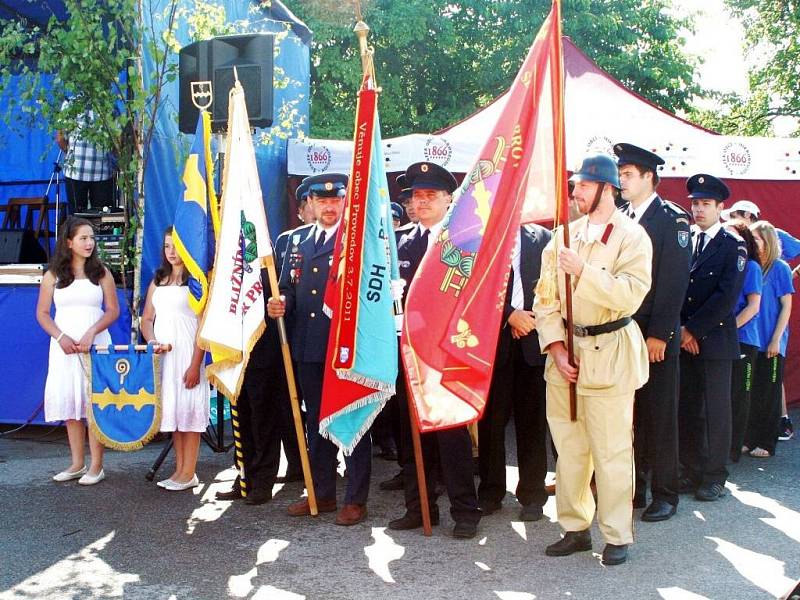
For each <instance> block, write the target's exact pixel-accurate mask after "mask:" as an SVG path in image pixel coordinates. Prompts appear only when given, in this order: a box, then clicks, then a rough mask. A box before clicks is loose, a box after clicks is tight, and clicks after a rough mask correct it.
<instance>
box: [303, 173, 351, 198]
mask: <svg viewBox="0 0 800 600" xmlns="http://www.w3.org/2000/svg"><path fill="white" fill-rule="evenodd" d="M347 182H348V177H347V175H345V174H344V173H320V174H319V175H312V176H311V177H306V178H305V179H304V180H303V183H305V184H306V185H307V186H308V193H309V195H311V194H313V195H315V196H319V197H335V196H340V197H344V196H345V195H346V193H347Z"/></svg>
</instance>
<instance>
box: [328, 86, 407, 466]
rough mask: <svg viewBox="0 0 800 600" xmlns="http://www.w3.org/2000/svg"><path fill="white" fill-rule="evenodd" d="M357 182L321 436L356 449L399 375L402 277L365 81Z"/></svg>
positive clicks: (342, 231)
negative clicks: (396, 293) (397, 309)
mask: <svg viewBox="0 0 800 600" xmlns="http://www.w3.org/2000/svg"><path fill="white" fill-rule="evenodd" d="M354 143H355V147H354V152H353V168H352V172H351V173H352V174H351V177H350V186H349V188H348V190H347V201H346V204H345V210H344V216H343V217H342V225H341V226H340V227H339V237H338V241H337V245H336V250H335V251H334V257H335V259H336V262H335V264H334V265H333V266H332V267H331V272H332V273H334V274H335V279H332V280H331V281H330V282H329V285H328V289H327V291H326V294H325V304H326V308H328V309H330V311H331V313H332V314H331V329H330V336H329V338H328V352H327V360H326V364H325V374H324V380H323V387H322V405H321V407H320V415H319V423H320V434H321V435H323V436H325V437H327V438H328V439H330V440H331V441H333V442H334V443H335V444H337V445H338V446H339V447H340V448H342V450H343V451H344V453H345V454H350V453H351V452H352V451H353V449H354V448H355V446H356V444H358V442H359V440H360V439H361V437H362V436H363V435H364V434H365V433H366V432H367V431H368V430H369V427H370V425H371V424H372V422H373V421H374V420H375V417H377V416H378V414H379V413H380V411H381V409H382V408H383V406H384V404H385V403H386V401H387V400H388V399H389V398H390V397H391V396H393V395H394V391H395V382H396V380H397V333H396V327H395V320H394V301H393V291H392V281H395V280H398V279H399V273H398V267H397V249H396V247H395V238H394V231H393V230H392V216H391V208H390V204H389V191H388V187H387V183H386V171H385V167H384V158H383V147H382V145H381V133H380V123H379V120H378V110H377V92H376V91H375V89H374V88H373V87H372V86H371V80H370V79H369V78H366V79H365V81H364V85H363V86H362V89H361V91H360V92H359V96H358V108H357V111H356V128H355V140H354Z"/></svg>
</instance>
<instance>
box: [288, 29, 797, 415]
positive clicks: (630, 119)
mask: <svg viewBox="0 0 800 600" xmlns="http://www.w3.org/2000/svg"><path fill="white" fill-rule="evenodd" d="M564 67H565V73H566V82H565V105H566V106H565V115H566V123H565V126H566V135H567V164H568V165H577V164H579V163H580V161H581V159H582V157H583V156H584V155H585V154H586V153H587V152H589V151H605V152H609V153H610V152H611V148H612V146H613V144H615V143H617V142H628V143H632V144H636V145H638V146H641V147H643V148H647V149H650V150H652V151H653V152H655V153H657V154H658V155H659V156H661V157H662V158H664V160H665V161H666V164H665V165H664V166H663V170H662V171H661V173H660V175H661V179H662V180H661V184H660V186H659V193H660V194H661V195H662V196H663V197H665V198H668V199H670V200H673V201H675V202H678V203H680V204H683V205H684V206H687V207H688V201H687V200H686V188H685V180H686V178H688V177H689V176H691V175H693V174H695V173H710V174H712V175H716V176H718V177H721V178H722V179H724V180H725V182H726V183H727V184H728V186H729V187H730V189H731V198H730V200H729V203H732V202H734V201H736V200H739V199H745V198H746V199H749V200H752V201H753V202H755V203H756V204H757V205H758V206H759V207H760V208H761V210H762V216H763V217H764V218H765V219H767V220H769V221H770V222H772V223H773V224H774V225H776V226H777V227H780V228H781V229H785V230H787V231H789V232H790V233H792V234H793V235H795V237H798V236H800V139H796V138H761V137H733V136H723V135H718V134H716V133H714V132H713V131H709V130H707V129H704V128H702V127H699V126H697V125H694V124H692V123H690V122H688V121H686V120H684V119H681V118H679V117H677V116H675V115H674V114H672V113H670V112H668V111H666V110H663V109H661V108H659V107H658V106H656V105H655V104H653V103H651V102H650V101H648V100H646V99H645V98H643V97H641V96H639V95H638V94H636V93H635V92H632V91H630V90H629V89H627V88H626V87H625V86H623V85H622V84H621V83H620V82H619V81H617V80H616V79H614V78H613V77H611V75H609V74H608V73H606V72H605V71H603V70H602V69H601V68H600V67H598V66H597V65H596V64H595V63H594V62H592V60H591V59H589V57H587V56H586V55H585V54H584V53H583V52H582V51H581V50H580V49H579V48H578V47H577V46H576V45H575V44H574V43H573V42H572V41H571V40H570V39H569V38H564ZM505 102H506V94H503V95H501V96H499V97H498V98H497V99H496V100H495V101H494V102H492V103H491V104H490V105H488V106H487V107H485V108H483V109H482V110H480V111H478V112H476V113H475V114H473V115H472V116H470V117H469V118H467V119H465V120H463V121H461V122H460V123H457V124H455V125H453V126H451V127H449V128H447V129H445V130H443V131H440V132H436V133H434V134H412V135H405V136H401V137H397V138H392V139H386V140H384V141H383V145H384V154H385V157H386V171H387V172H388V173H399V172H402V171H404V170H405V169H406V167H408V165H410V164H412V163H414V162H418V161H421V160H427V161H431V162H436V163H438V164H441V165H442V166H444V167H446V168H447V169H449V170H450V171H452V172H453V173H460V174H463V173H465V172H466V171H467V170H468V169H469V168H470V167H471V166H472V161H473V160H474V157H475V155H476V154H477V152H478V151H479V150H480V148H481V146H482V145H483V143H484V142H485V138H484V136H485V135H486V134H487V132H489V131H492V129H493V126H494V123H495V122H496V121H497V118H498V115H500V114H501V113H502V111H503V108H504V106H505ZM351 154H352V142H350V141H340V140H321V139H313V138H305V139H292V140H289V146H288V169H289V173H290V174H291V175H298V176H301V175H302V176H304V175H311V174H314V173H323V172H326V171H329V172H345V173H346V172H347V171H348V170H349V168H350V164H351ZM390 179H391V180H392V181H390V183H392V184H393V183H394V181H393V178H392V177H390ZM790 329H791V331H792V335H790V342H789V351H788V354H789V356H788V357H787V369H786V375H785V380H786V391H787V396H788V398H789V399H792V400H800V369H794V368H792V366H793V365H800V340H798V339H796V338H797V336H800V310H795V311H794V315H793V317H792V319H791V322H790Z"/></svg>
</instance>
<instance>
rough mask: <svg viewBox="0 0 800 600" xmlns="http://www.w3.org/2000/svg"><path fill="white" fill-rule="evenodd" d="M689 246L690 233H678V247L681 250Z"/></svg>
mask: <svg viewBox="0 0 800 600" xmlns="http://www.w3.org/2000/svg"><path fill="white" fill-rule="evenodd" d="M688 245H689V232H688V231H679V232H678V246H680V247H681V248H686V246H688Z"/></svg>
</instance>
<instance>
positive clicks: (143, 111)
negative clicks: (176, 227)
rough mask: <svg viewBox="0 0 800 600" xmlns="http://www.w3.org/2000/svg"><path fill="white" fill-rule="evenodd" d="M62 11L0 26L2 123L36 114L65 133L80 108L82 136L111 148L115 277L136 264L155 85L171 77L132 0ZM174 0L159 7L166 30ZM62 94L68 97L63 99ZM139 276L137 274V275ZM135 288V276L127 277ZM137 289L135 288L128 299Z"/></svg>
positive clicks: (156, 105)
mask: <svg viewBox="0 0 800 600" xmlns="http://www.w3.org/2000/svg"><path fill="white" fill-rule="evenodd" d="M64 5H65V8H66V10H67V13H68V17H67V19H66V20H64V21H59V20H58V19H57V18H56V17H55V16H53V17H51V19H50V21H49V22H48V24H47V26H46V27H44V28H42V27H40V26H38V25H33V26H31V25H30V24H28V23H26V22H24V21H20V20H17V21H9V22H5V23H3V25H2V27H1V28H0V93H3V94H5V93H6V86H7V85H8V84H9V82H10V81H11V77H12V76H15V79H16V81H17V83H18V85H17V88H16V89H17V90H18V94H17V95H16V96H10V95H7V98H8V101H9V102H8V108H7V111H6V113H5V114H3V115H0V118H2V120H3V121H5V123H6V124H7V125H8V126H10V127H12V128H17V129H22V130H24V128H25V127H29V126H31V125H32V124H33V122H34V121H35V120H37V119H42V120H43V121H44V122H46V123H47V124H48V125H49V126H50V127H51V128H52V129H53V130H54V131H55V130H63V131H72V130H74V129H75V128H76V126H77V124H78V122H79V121H83V119H82V116H83V114H84V113H85V112H86V111H87V110H91V111H92V114H93V116H94V119H92V120H86V121H85V122H82V124H81V137H82V138H83V139H85V140H87V141H89V142H91V143H93V144H95V145H96V146H97V147H99V148H103V149H106V150H108V151H110V152H111V153H112V154H113V155H114V157H115V159H116V163H117V169H118V175H117V185H118V186H119V188H120V192H121V194H122V197H123V202H124V204H125V205H126V206H128V207H129V209H130V215H129V220H128V222H127V223H126V226H125V227H124V229H123V234H124V242H123V264H122V269H121V275H122V278H123V284H124V285H125V287H128V284H129V283H130V282H129V281H127V273H128V272H129V269H131V268H133V267H136V266H137V265H138V257H139V252H140V249H141V239H140V236H141V227H140V223H141V219H142V218H143V216H144V170H145V168H146V165H147V152H146V148H147V147H148V146H149V142H150V138H151V137H152V136H153V134H154V131H155V119H156V114H157V112H158V110H159V109H160V108H161V90H162V88H163V85H164V83H165V82H167V81H172V80H174V78H175V77H176V76H177V67H176V66H175V65H174V63H172V62H170V61H169V60H168V57H169V52H168V48H167V46H166V43H165V42H164V40H163V38H162V36H160V35H156V34H155V32H152V31H151V32H150V35H149V37H148V36H145V35H143V33H144V30H143V27H147V26H148V24H149V26H150V27H153V26H154V25H153V23H154V20H153V19H152V18H149V19H145V17H146V16H150V17H152V15H150V14H148V13H146V10H153V8H152V5H149V4H148V7H147V9H146V8H145V6H144V5H143V3H142V2H140V1H139V0H65V1H64ZM176 8H177V0H171V2H168V3H167V4H166V7H165V8H164V9H163V10H164V11H165V12H164V17H165V18H166V21H167V22H168V27H169V28H171V27H172V26H173V24H174V22H175V12H176ZM145 52H147V53H149V56H150V57H151V58H152V62H153V64H154V72H153V73H152V75H151V77H150V83H149V84H148V85H147V86H146V85H145V83H144V75H143V71H142V57H143V54H144V53H145ZM66 99H72V100H74V101H71V102H66V103H65V100H66ZM136 279H137V280H138V278H136ZM134 286H135V282H134ZM137 296H138V295H137V294H135V297H137Z"/></svg>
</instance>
